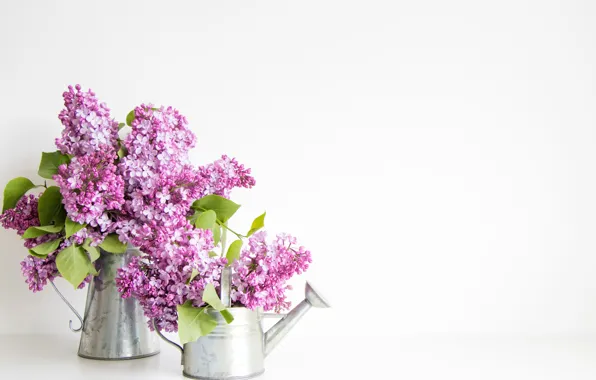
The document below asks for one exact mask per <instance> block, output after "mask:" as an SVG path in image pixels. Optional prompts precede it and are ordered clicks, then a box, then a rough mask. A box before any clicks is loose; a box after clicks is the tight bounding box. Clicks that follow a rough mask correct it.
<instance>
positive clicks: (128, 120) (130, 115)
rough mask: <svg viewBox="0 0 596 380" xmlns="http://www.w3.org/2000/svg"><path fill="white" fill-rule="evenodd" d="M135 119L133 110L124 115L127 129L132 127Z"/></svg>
mask: <svg viewBox="0 0 596 380" xmlns="http://www.w3.org/2000/svg"><path fill="white" fill-rule="evenodd" d="M134 119H135V110H132V111H130V112H129V113H128V115H126V125H128V126H129V127H130V126H131V125H132V122H133V120H134Z"/></svg>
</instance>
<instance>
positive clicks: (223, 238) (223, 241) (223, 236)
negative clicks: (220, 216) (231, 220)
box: [221, 223, 228, 257]
mask: <svg viewBox="0 0 596 380" xmlns="http://www.w3.org/2000/svg"><path fill="white" fill-rule="evenodd" d="M221 225H222V227H225V228H224V229H223V231H221V257H226V237H227V234H228V231H227V227H226V224H225V223H222V224H221Z"/></svg>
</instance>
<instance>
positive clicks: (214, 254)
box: [209, 251, 218, 257]
mask: <svg viewBox="0 0 596 380" xmlns="http://www.w3.org/2000/svg"><path fill="white" fill-rule="evenodd" d="M215 256H218V254H217V253H215V252H213V251H209V257H215Z"/></svg>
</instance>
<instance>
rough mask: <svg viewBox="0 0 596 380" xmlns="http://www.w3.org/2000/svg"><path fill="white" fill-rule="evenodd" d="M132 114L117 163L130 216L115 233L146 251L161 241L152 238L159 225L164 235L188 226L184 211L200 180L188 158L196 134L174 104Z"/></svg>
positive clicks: (197, 189) (135, 111) (200, 187)
mask: <svg viewBox="0 0 596 380" xmlns="http://www.w3.org/2000/svg"><path fill="white" fill-rule="evenodd" d="M134 115H135V118H134V120H133V122H132V125H131V128H132V131H131V132H130V134H129V135H128V136H127V138H126V140H125V141H124V146H125V148H126V150H127V151H128V154H127V156H126V157H124V158H123V159H122V160H121V162H120V165H119V170H120V173H121V174H122V177H123V179H124V181H125V190H126V195H127V199H126V203H125V205H124V211H125V213H126V214H127V215H128V218H127V219H126V220H125V221H123V223H122V225H121V228H120V229H119V230H118V233H119V234H120V237H121V239H122V240H126V241H130V242H131V243H132V244H134V245H136V246H138V247H139V248H140V249H141V250H143V251H144V252H147V253H150V252H153V251H155V250H156V249H157V247H159V244H156V243H154V242H153V241H152V240H153V239H154V236H153V235H154V234H155V231H158V230H159V228H160V227H165V228H167V231H166V232H165V233H164V235H171V234H173V233H175V229H176V228H180V227H181V226H182V227H183V228H186V224H187V221H186V213H187V212H188V209H189V207H190V205H191V204H192V202H193V201H194V200H195V199H197V197H198V196H199V195H200V192H201V189H202V187H203V180H202V179H201V178H200V177H199V176H198V174H197V172H196V170H194V169H193V167H192V166H191V165H190V164H189V162H188V152H189V150H190V149H191V148H192V147H194V145H195V143H196V138H195V136H194V134H193V133H192V132H191V131H190V130H189V129H188V124H187V121H186V118H185V117H184V116H182V115H181V114H180V113H179V112H178V111H177V110H175V109H173V108H172V107H168V108H165V107H161V108H154V107H153V106H152V105H151V104H149V105H145V104H143V105H141V106H139V107H137V108H135V110H134Z"/></svg>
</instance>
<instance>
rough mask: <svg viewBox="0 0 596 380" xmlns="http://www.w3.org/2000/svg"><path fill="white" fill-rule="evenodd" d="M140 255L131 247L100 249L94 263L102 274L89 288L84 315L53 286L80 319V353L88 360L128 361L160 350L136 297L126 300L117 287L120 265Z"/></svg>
mask: <svg viewBox="0 0 596 380" xmlns="http://www.w3.org/2000/svg"><path fill="white" fill-rule="evenodd" d="M137 254H139V252H138V250H136V249H134V248H132V247H129V248H128V250H127V251H126V253H124V254H112V253H108V252H106V251H103V250H101V256H100V258H99V259H98V260H97V261H96V262H95V266H96V269H97V270H98V271H99V275H98V276H96V277H94V278H93V280H92V281H91V284H89V289H88V291H87V302H86V305H85V313H84V318H81V316H80V314H79V313H78V312H77V311H76V309H75V308H74V307H73V306H72V305H71V304H70V303H69V302H68V301H67V300H66V299H65V298H64V296H63V295H62V294H61V293H60V292H59V291H58V289H57V288H56V285H54V283H53V282H52V283H51V284H52V286H53V287H54V289H56V291H57V292H58V294H59V295H60V297H61V298H62V299H63V300H64V302H66V304H67V305H68V307H70V309H71V310H72V311H73V312H74V313H75V314H76V316H77V317H78V318H79V320H80V321H81V326H80V327H78V328H76V329H75V328H73V327H72V321H70V324H69V326H70V329H71V330H72V331H74V332H77V331H81V330H82V333H81V341H80V344H79V352H78V355H79V356H81V357H83V358H87V359H98V360H125V359H138V358H144V357H147V356H152V355H156V354H158V353H159V338H158V337H157V336H156V335H155V334H154V333H152V332H151V331H150V330H149V327H148V326H147V321H146V319H145V316H144V315H143V309H142V308H141V305H140V304H139V301H138V300H137V299H135V298H127V299H123V298H122V297H121V296H120V293H119V292H118V289H117V286H116V281H115V278H116V275H117V274H118V273H117V270H118V268H122V267H123V266H125V265H127V264H128V263H129V262H130V259H131V258H132V257H133V256H134V255H137Z"/></svg>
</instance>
